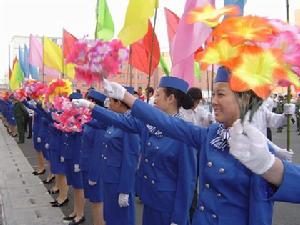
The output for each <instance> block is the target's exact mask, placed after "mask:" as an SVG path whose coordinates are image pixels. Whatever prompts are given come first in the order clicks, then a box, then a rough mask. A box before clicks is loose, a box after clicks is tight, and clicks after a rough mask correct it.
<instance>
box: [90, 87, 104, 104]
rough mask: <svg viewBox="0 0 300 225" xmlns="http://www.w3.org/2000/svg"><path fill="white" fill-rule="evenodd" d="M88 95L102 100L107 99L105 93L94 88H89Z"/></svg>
mask: <svg viewBox="0 0 300 225" xmlns="http://www.w3.org/2000/svg"><path fill="white" fill-rule="evenodd" d="M87 96H88V97H90V98H93V99H95V100H98V101H101V102H104V100H105V99H106V96H105V95H104V94H102V93H101V92H98V91H95V90H93V89H91V90H89V92H88V95H87Z"/></svg>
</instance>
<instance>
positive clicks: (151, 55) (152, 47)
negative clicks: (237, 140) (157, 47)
mask: <svg viewBox="0 0 300 225" xmlns="http://www.w3.org/2000/svg"><path fill="white" fill-rule="evenodd" d="M156 20H157V7H156V8H155V13H154V21H153V32H152V39H151V41H152V42H151V52H150V60H149V76H148V84H147V90H148V89H149V87H150V81H151V71H152V60H153V51H154V35H155V26H156ZM148 102H149V91H147V103H148Z"/></svg>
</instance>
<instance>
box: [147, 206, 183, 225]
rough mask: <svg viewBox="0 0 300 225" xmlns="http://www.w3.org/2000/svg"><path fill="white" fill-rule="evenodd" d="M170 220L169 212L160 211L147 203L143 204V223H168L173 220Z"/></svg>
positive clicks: (166, 224) (164, 224)
mask: <svg viewBox="0 0 300 225" xmlns="http://www.w3.org/2000/svg"><path fill="white" fill-rule="evenodd" d="M158 204H159V203H158ZM171 220H172V215H171V213H167V212H161V211H158V210H156V209H153V208H151V207H149V206H147V205H144V210H143V225H154V224H155V225H170V224H171V223H172V222H175V221H171ZM188 224H189V223H187V225H188Z"/></svg>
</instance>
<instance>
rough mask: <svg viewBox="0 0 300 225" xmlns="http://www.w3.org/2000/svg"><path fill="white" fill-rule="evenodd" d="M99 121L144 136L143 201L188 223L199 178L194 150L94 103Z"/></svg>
mask: <svg viewBox="0 0 300 225" xmlns="http://www.w3.org/2000/svg"><path fill="white" fill-rule="evenodd" d="M92 115H93V116H94V117H95V118H98V120H100V121H102V122H103V121H105V122H107V123H112V124H113V125H114V126H118V127H120V128H122V129H124V130H127V131H130V132H135V133H139V134H140V136H141V151H142V154H141V157H140V163H139V168H138V172H137V178H136V179H137V181H136V191H137V193H138V195H139V196H140V198H141V200H142V201H143V203H144V204H146V205H148V206H150V207H151V208H153V209H156V210H159V211H161V212H167V213H169V214H170V216H171V221H170V222H174V223H177V224H179V225H181V224H184V225H185V224H186V223H187V221H188V212H189V209H190V206H191V201H192V196H193V191H194V187H195V178H196V164H195V155H194V151H193V150H192V148H191V147H189V146H188V145H186V144H184V143H182V142H180V141H177V140H175V139H171V138H168V137H165V136H163V134H161V133H160V132H159V131H158V130H155V128H153V127H152V128H151V127H149V126H148V127H147V125H146V124H145V123H143V122H141V121H140V120H137V119H135V118H133V117H132V116H124V115H120V114H118V113H113V112H110V111H108V110H105V109H103V108H100V107H95V108H94V110H93V114H92ZM150 130H152V132H150Z"/></svg>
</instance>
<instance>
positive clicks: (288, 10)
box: [286, 0, 292, 151]
mask: <svg viewBox="0 0 300 225" xmlns="http://www.w3.org/2000/svg"><path fill="white" fill-rule="evenodd" d="M286 21H287V23H289V22H290V4H289V0H286ZM291 92H292V91H291V86H290V85H289V86H288V88H287V102H288V103H290V102H291ZM290 128H291V115H288V116H287V132H286V134H287V139H286V149H287V150H288V151H290V145H291V130H290Z"/></svg>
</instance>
